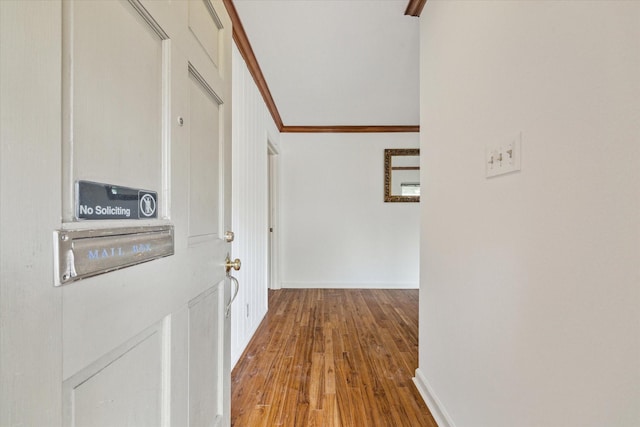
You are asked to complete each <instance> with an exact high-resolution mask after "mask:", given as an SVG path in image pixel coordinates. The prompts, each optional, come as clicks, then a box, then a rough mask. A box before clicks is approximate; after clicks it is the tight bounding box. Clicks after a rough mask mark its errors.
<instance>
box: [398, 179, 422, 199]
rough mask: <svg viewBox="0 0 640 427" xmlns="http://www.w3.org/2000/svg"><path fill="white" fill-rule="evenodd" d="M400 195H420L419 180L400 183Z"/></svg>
mask: <svg viewBox="0 0 640 427" xmlns="http://www.w3.org/2000/svg"><path fill="white" fill-rule="evenodd" d="M400 191H401V195H403V196H419V195H420V183H419V182H403V183H401V184H400Z"/></svg>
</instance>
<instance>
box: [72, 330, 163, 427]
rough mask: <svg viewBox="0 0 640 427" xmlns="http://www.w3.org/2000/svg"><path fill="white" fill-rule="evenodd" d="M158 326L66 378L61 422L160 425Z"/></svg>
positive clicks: (140, 426) (160, 340) (95, 425)
mask: <svg viewBox="0 0 640 427" xmlns="http://www.w3.org/2000/svg"><path fill="white" fill-rule="evenodd" d="M162 331H163V328H162V324H158V325H156V326H154V327H152V328H151V329H149V330H147V331H145V332H144V333H142V334H140V335H139V336H137V337H135V338H134V339H132V340H129V342H127V343H125V344H124V345H122V346H120V347H118V348H116V349H115V350H113V351H111V352H110V353H108V354H106V355H104V356H103V357H101V358H100V359H99V360H97V361H96V362H94V363H92V364H91V365H90V366H88V367H86V368H84V369H83V370H82V371H81V372H79V373H77V374H76V375H74V376H73V377H71V378H69V379H68V380H66V381H65V383H64V390H65V393H64V396H63V397H64V399H65V401H66V405H65V409H66V412H65V425H69V426H74V427H76V426H78V427H80V426H92V427H110V426H136V427H144V426H149V427H154V426H158V425H161V422H162V419H163V418H164V417H166V416H167V413H166V411H165V412H163V405H162V400H163V398H164V396H163V388H162V383H163V366H162V362H163V357H162V353H163V351H162V349H163V334H162Z"/></svg>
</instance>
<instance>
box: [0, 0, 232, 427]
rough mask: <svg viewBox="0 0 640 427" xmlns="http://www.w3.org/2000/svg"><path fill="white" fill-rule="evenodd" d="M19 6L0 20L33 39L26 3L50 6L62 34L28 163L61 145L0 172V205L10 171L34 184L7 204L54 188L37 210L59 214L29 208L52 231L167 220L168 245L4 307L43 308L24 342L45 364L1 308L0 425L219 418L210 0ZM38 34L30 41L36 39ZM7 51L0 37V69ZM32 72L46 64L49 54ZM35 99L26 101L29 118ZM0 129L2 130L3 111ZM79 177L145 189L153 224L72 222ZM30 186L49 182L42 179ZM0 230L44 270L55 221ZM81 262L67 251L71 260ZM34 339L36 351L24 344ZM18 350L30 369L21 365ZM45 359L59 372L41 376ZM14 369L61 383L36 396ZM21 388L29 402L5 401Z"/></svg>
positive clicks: (221, 345)
mask: <svg viewBox="0 0 640 427" xmlns="http://www.w3.org/2000/svg"><path fill="white" fill-rule="evenodd" d="M19 3H20V2H18V3H15V4H12V5H11V6H8V7H5V9H3V13H4V12H6V13H16V14H17V15H25V16H26V15H29V14H32V15H33V16H34V18H33V23H32V24H30V25H33V26H34V28H33V31H34V34H36V36H37V35H38V32H39V31H41V30H38V29H36V28H35V27H36V26H38V25H41V24H42V22H44V14H42V13H40V11H39V10H38V8H39V7H45V8H47V9H49V10H48V11H47V14H48V15H49V16H51V17H52V19H53V21H54V23H55V22H59V28H55V25H53V26H52V29H51V35H52V36H53V37H55V35H56V34H55V33H56V31H59V33H60V35H61V40H62V42H61V45H60V47H59V52H60V58H61V59H60V60H59V65H60V67H61V70H62V71H61V76H60V79H61V84H60V93H61V95H60V96H59V98H58V99H57V101H56V96H55V95H54V94H53V95H52V94H49V95H48V97H47V98H43V102H45V103H49V106H50V105H51V104H54V103H55V102H58V103H59V105H60V107H59V111H60V113H61V114H60V120H61V122H60V135H49V139H48V140H46V141H44V140H37V139H33V144H34V146H33V147H32V148H33V149H34V150H35V152H36V157H37V152H38V150H45V149H47V150H48V147H49V144H56V143H58V144H60V148H59V150H54V151H53V152H54V153H55V154H58V155H59V158H58V159H56V158H54V159H52V161H53V162H56V161H59V165H60V166H59V167H57V168H53V169H52V168H46V167H44V168H42V172H41V174H37V173H36V175H35V176H30V177H18V176H11V174H9V172H8V171H7V170H3V171H2V187H0V189H2V203H3V205H4V204H5V202H9V200H6V198H5V196H7V195H8V194H10V193H9V192H7V191H5V190H6V189H7V188H8V186H9V185H10V183H11V181H14V182H15V181H19V180H20V179H21V178H22V181H23V185H26V186H27V187H28V188H27V189H26V190H28V189H29V188H30V187H33V189H32V190H33V191H24V192H23V193H22V195H21V196H19V197H22V199H21V200H12V201H11V202H15V203H22V204H29V203H35V202H34V200H37V199H38V192H39V191H40V192H42V193H43V194H44V193H45V192H46V191H51V188H53V191H54V193H56V194H58V195H59V196H58V197H59V203H50V206H56V205H57V206H58V207H59V210H58V211H45V212H40V213H39V215H40V216H41V217H42V218H44V220H46V223H47V224H50V223H55V222H57V226H56V227H55V228H56V229H57V230H58V234H57V235H56V236H58V237H56V238H60V236H64V235H65V232H70V233H71V234H72V233H73V232H77V231H84V230H91V229H99V230H104V229H109V230H111V229H121V228H123V227H141V228H144V227H151V226H158V225H165V226H172V227H173V230H174V254H173V255H171V256H167V257H164V258H159V259H155V260H152V261H149V262H145V263H141V264H137V265H134V266H130V267H126V268H122V269H118V270H116V271H110V272H108V273H105V274H101V275H96V276H93V277H89V278H85V279H83V280H78V281H70V282H69V283H68V284H63V285H62V286H60V287H57V288H54V289H53V290H48V291H47V292H46V294H47V295H50V296H52V297H53V298H52V299H50V300H43V299H42V298H40V299H36V297H35V296H34V297H33V299H32V300H31V301H28V296H27V297H26V298H27V303H28V304H29V305H30V310H32V313H31V314H29V313H24V312H20V313H18V311H19V309H20V308H19V307H12V308H10V309H11V310H12V312H13V313H14V314H16V315H18V316H24V318H25V319H27V321H28V322H32V321H33V319H32V317H29V316H36V317H37V316H38V310H39V308H41V309H42V311H41V312H42V313H49V315H50V316H51V317H52V318H51V319H49V320H47V319H41V321H42V327H43V328H44V330H45V331H47V330H48V333H40V334H37V336H34V337H33V338H34V339H35V340H41V341H42V340H47V342H42V343H41V344H40V347H41V348H42V350H43V351H45V349H46V350H47V351H52V353H51V356H52V357H54V358H59V363H49V362H47V363H46V364H45V365H43V364H41V363H40V362H39V356H37V355H33V354H23V355H20V352H26V351H27V348H28V346H21V345H20V342H19V341H20V339H19V336H20V332H19V330H18V328H19V325H18V324H17V322H15V319H9V318H8V317H7V318H4V317H3V322H2V326H3V334H4V337H5V338H6V339H3V342H2V343H3V345H5V344H7V345H11V344H12V343H14V344H15V345H12V349H13V351H14V352H16V354H12V355H11V356H10V357H7V358H6V357H5V356H6V352H7V351H8V348H6V347H4V346H3V348H2V349H1V350H2V357H3V361H7V360H8V361H7V363H4V364H3V365H2V367H3V370H2V378H1V380H2V386H1V387H2V394H1V396H2V399H3V401H2V414H1V416H0V424H1V425H5V423H6V424H11V425H13V424H20V423H24V424H30V420H37V419H48V420H49V422H48V423H47V424H46V425H52V426H55V425H60V424H61V425H73V426H136V427H137V426H161V425H162V426H169V425H174V426H186V425H189V426H216V425H228V424H229V422H230V421H229V413H230V393H229V387H230V382H229V376H230V364H229V320H228V318H227V317H226V316H225V306H226V305H227V303H228V301H229V299H230V286H229V283H228V280H226V279H225V258H226V257H227V255H228V253H229V251H230V244H229V243H228V242H227V241H226V240H225V232H226V231H229V226H230V221H231V215H230V209H231V182H230V181H231V179H230V178H231V173H230V165H231V146H230V144H231V85H230V79H231V52H230V51H231V22H230V20H229V18H228V15H227V13H226V10H225V8H224V6H223V4H222V1H210V0H189V1H177V2H176V1H154V0H147V1H144V0H140V1H138V0H129V1H126V0H100V1H63V2H62V3H53V5H52V4H51V2H22V3H30V4H19ZM56 12H57V13H58V16H60V18H58V17H57V16H56ZM40 15H42V16H41V19H38V16H40ZM19 19H20V16H16V17H15V19H14V20H18V22H17V23H16V24H15V28H14V29H13V31H26V32H28V31H30V28H28V27H27V28H24V25H25V23H24V22H22V23H20V22H19ZM58 20H59V21H58ZM3 22H4V21H3ZM19 24H20V25H19ZM6 31H8V30H6ZM3 35H4V33H3ZM16 37H18V38H19V37H23V38H24V37H25V36H22V35H19V36H16ZM27 38H28V37H27ZM36 38H37V37H36ZM40 38H41V39H44V38H43V37H42V35H41V34H40ZM35 42H37V40H35ZM20 48H21V47H20V46H17V47H11V49H20ZM27 50H28V48H27ZM16 56H18V55H16V54H15V52H11V51H9V50H5V47H4V46H3V57H2V61H3V62H4V61H5V60H9V59H10V58H14V57H16ZM16 66H20V64H16ZM42 66H43V67H51V68H52V69H54V70H53V71H52V72H53V73H55V72H56V70H55V66H56V64H55V61H53V60H52V62H51V63H49V64H47V63H45V64H42ZM26 72H27V73H28V72H31V71H26ZM3 83H4V81H3ZM4 95H5V94H4V93H3V96H4ZM17 95H18V94H17V93H16V96H15V97H14V98H13V99H10V100H9V101H7V100H3V104H2V105H3V108H4V107H5V106H10V105H11V104H10V103H16V104H18V103H21V102H27V101H23V100H22V99H20V97H19V96H17ZM47 108H48V107H47V106H46V105H44V106H39V105H32V109H33V111H34V113H35V115H36V117H37V115H38V113H39V112H40V111H42V110H44V109H47ZM54 110H55V108H54ZM2 125H3V127H5V126H9V127H11V126H14V123H12V122H10V121H9V120H8V119H6V118H5V117H4V116H3V121H2ZM25 128H26V127H25ZM10 136H11V135H10ZM56 138H57V140H56ZM56 141H57V142H56ZM5 142H7V143H10V142H11V141H5V140H3V141H2V143H3V147H2V148H3V150H2V156H3V159H2V164H3V165H4V164H5V160H6V156H7V155H10V154H11V152H12V150H11V147H10V146H9V145H7V144H5ZM31 160H32V159H29V158H26V157H25V158H17V159H14V161H15V162H25V164H24V166H25V169H29V168H30V166H29V165H27V163H26V162H29V161H31ZM19 166H20V165H19V164H17V165H16V168H15V170H16V171H17V170H20V167H19ZM51 171H56V172H57V176H51ZM47 174H48V175H47ZM78 181H93V182H98V183H104V184H110V185H114V186H122V187H131V188H139V189H145V190H150V191H151V192H156V193H157V213H158V214H157V218H152V219H98V220H78V219H77V216H78V210H77V206H76V198H77V192H78V189H77V182H78ZM42 183H47V185H49V187H50V188H49V189H48V190H45V189H43V188H41V185H42ZM12 194H13V193H12ZM34 196H35V197H34ZM3 219H4V218H3ZM31 219H32V218H31ZM4 230H5V229H4V224H3V234H2V249H3V250H5V249H6V248H9V247H13V248H15V250H17V251H19V252H22V253H26V252H27V251H28V250H29V248H33V247H37V248H39V250H38V251H35V252H34V255H36V256H37V258H34V259H33V260H32V262H31V264H32V265H35V266H36V267H35V268H38V269H39V270H40V271H41V272H42V271H44V270H45V269H46V268H48V267H50V264H51V263H52V261H51V258H52V257H53V251H52V250H49V251H47V250H44V249H42V248H49V249H50V248H51V235H52V234H53V231H54V230H50V231H51V233H49V234H48V235H47V234H42V233H41V234H39V235H37V236H35V239H36V240H35V241H33V240H30V241H25V240H15V241H14V239H15V237H14V236H13V235H11V234H10V233H6V234H5V233H4ZM9 239H12V240H11V241H10V240H9ZM56 243H57V242H54V244H56ZM118 250H120V249H119V248H116V251H118ZM123 250H126V248H125V249H123ZM47 252H48V256H49V257H50V258H49V257H47ZM96 254H97V252H95V251H93V252H92V253H91V254H89V253H87V254H85V255H86V256H89V257H92V258H95V257H96V256H97V255H96ZM111 254H113V252H112V253H111ZM82 256H83V253H82V251H81V250H79V249H78V251H77V253H75V257H76V258H79V257H82ZM3 257H4V254H3ZM43 257H44V258H43ZM76 261H78V262H80V260H79V259H77V260H76ZM50 272H51V280H50V283H49V286H51V287H52V288H53V283H54V281H55V278H54V277H53V271H52V270H50ZM28 274H29V272H27V271H24V272H22V271H21V270H20V269H14V270H12V271H5V270H4V269H3V271H2V281H3V285H2V286H3V291H5V292H4V294H5V295H8V299H6V300H4V301H3V304H7V305H11V304H13V303H16V302H17V301H18V300H20V301H22V302H24V300H25V295H23V294H20V295H18V293H19V290H18V288H17V286H15V285H14V286H12V285H7V286H5V283H4V282H5V280H8V281H11V282H13V283H16V282H19V281H20V280H22V279H23V278H24V277H27V275H28ZM57 279H58V280H60V281H62V282H64V280H62V279H61V278H57ZM43 292H44V291H43ZM47 322H53V323H54V324H52V325H47ZM56 322H59V326H56V325H55V323H56ZM47 328H48V329H47ZM45 335H46V337H45ZM34 348H36V349H37V348H38V345H32V346H31V347H30V351H33V349H34ZM21 357H22V358H27V359H30V360H32V361H33V362H31V364H33V365H34V366H31V367H29V366H28V365H27V364H26V363H25V362H23V361H22V362H21V361H20V360H19V359H20V358H21ZM43 360H44V358H43ZM52 367H54V369H57V370H58V371H56V372H44V371H45V370H47V371H50V370H51V368H52ZM25 369H32V370H33V372H36V375H43V376H46V377H47V378H53V379H54V381H59V387H58V388H57V392H56V388H55V387H48V386H47V384H48V383H47V381H45V382H44V383H43V384H44V386H43V387H44V389H42V390H37V389H35V386H32V385H30V383H28V382H27V383H24V384H21V383H20V381H21V375H23V374H22V373H21V372H18V371H24V370H25ZM40 371H42V372H40ZM38 373H39V374H38ZM50 382H52V381H49V383H50ZM34 384H35V383H34ZM30 387H31V388H33V390H30ZM30 392H32V393H35V394H41V396H39V399H31V398H30V397H26V398H25V399H24V400H23V401H22V403H16V402H14V401H13V400H14V399H20V398H21V396H27V395H28V394H29V393H30ZM5 400H6V401H5ZM39 402H40V403H39ZM5 408H11V410H9V411H6V412H5ZM58 409H59V411H60V413H59V414H56V412H57V410H58ZM39 412H45V413H43V414H40V415H38V413H39ZM34 414H35V415H34ZM57 415H59V418H60V420H59V421H58V417H57ZM31 424H32V425H38V424H37V423H31ZM41 425H44V424H41Z"/></svg>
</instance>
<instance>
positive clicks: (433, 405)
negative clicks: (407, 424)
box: [413, 368, 456, 427]
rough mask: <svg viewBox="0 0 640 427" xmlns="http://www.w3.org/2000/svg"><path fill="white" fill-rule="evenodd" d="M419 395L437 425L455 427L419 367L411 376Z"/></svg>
mask: <svg viewBox="0 0 640 427" xmlns="http://www.w3.org/2000/svg"><path fill="white" fill-rule="evenodd" d="M413 382H414V383H415V385H416V387H417V389H418V391H419V392H420V395H422V398H423V399H424V403H426V404H427V407H428V408H429V411H430V412H431V415H433V419H434V420H436V423H438V427H456V425H455V423H454V422H453V420H452V419H451V417H450V416H449V414H448V413H447V410H446V409H445V408H444V406H443V405H442V402H440V399H438V396H436V394H435V392H434V391H433V389H432V388H431V387H430V386H429V382H428V381H427V379H426V378H425V376H424V374H423V373H422V371H421V370H420V368H418V369H416V376H415V377H414V378H413Z"/></svg>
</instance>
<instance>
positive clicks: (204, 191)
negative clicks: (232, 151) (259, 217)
mask: <svg viewBox="0 0 640 427" xmlns="http://www.w3.org/2000/svg"><path fill="white" fill-rule="evenodd" d="M189 77H190V79H189V112H190V123H189V236H191V237H197V236H206V235H211V236H217V235H219V228H220V224H219V215H218V210H219V206H220V204H221V203H220V183H221V179H220V145H219V141H220V123H219V122H220V119H219V116H220V104H221V103H222V101H221V100H220V98H219V97H218V96H217V95H216V93H215V91H214V90H213V89H212V88H211V87H210V86H209V85H208V84H207V83H206V82H205V80H204V79H203V78H202V77H201V75H200V74H199V73H198V71H197V70H196V69H195V68H193V67H190V69H189Z"/></svg>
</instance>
